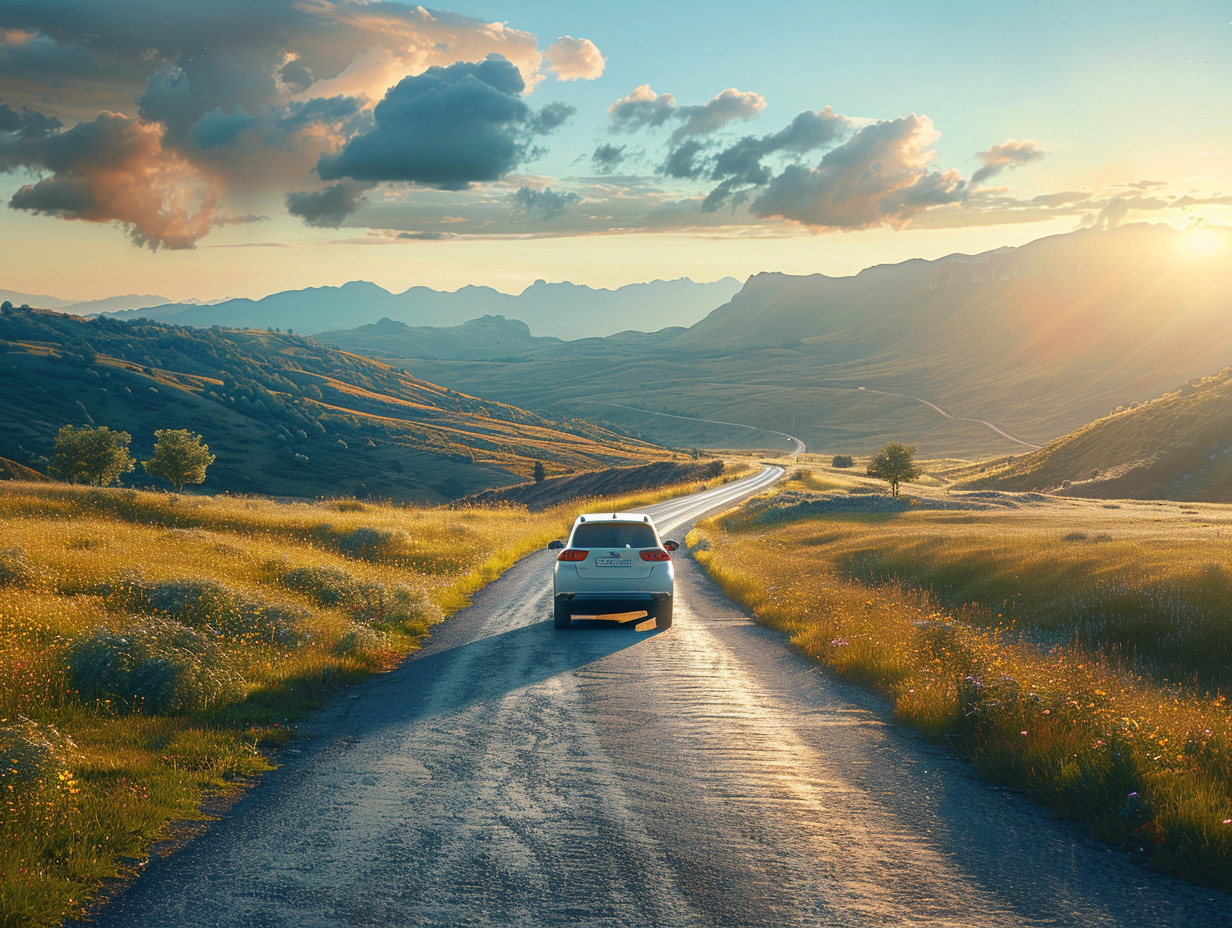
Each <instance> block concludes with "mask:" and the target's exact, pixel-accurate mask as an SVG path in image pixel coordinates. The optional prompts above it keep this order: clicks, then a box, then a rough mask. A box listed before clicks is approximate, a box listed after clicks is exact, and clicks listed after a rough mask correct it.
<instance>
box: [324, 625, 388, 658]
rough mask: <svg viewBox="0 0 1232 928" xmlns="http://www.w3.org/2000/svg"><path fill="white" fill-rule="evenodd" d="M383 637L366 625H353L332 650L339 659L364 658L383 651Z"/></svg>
mask: <svg viewBox="0 0 1232 928" xmlns="http://www.w3.org/2000/svg"><path fill="white" fill-rule="evenodd" d="M381 644H382V640H381V636H380V635H379V634H377V633H376V632H374V631H373V630H372V629H370V628H368V626H366V625H351V626H350V627H349V628H348V629H347V630H346V631H345V632H343V634H342V637H340V638H339V639H338V640H337V641H336V642H334V646H333V647H332V648H331V649H330V650H331V651H332V652H333V653H334V654H335V655H337V656H338V657H362V656H364V655H368V654H374V653H376V652H377V651H379V650H380V649H381Z"/></svg>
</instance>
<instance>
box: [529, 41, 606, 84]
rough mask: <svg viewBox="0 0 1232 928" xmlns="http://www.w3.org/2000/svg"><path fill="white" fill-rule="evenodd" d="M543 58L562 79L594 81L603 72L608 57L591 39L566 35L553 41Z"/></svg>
mask: <svg viewBox="0 0 1232 928" xmlns="http://www.w3.org/2000/svg"><path fill="white" fill-rule="evenodd" d="M543 60H544V61H546V62H547V65H548V70H549V71H551V72H552V73H553V74H555V75H556V77H557V78H558V79H559V80H562V81H593V80H594V79H595V78H597V77H600V76H601V75H602V74H603V68H604V66H605V65H606V64H607V59H605V58H604V57H603V55H601V54H600V53H599V49H598V48H597V47H596V46H595V43H594V42H592V41H590V39H575V38H573V36H569V35H564V36H561V37H560V38H559V39H557V40H556V41H555V42H553V43H552V44H551V45H550V46H549V47H548V50H547V51H546V52H544V53H543Z"/></svg>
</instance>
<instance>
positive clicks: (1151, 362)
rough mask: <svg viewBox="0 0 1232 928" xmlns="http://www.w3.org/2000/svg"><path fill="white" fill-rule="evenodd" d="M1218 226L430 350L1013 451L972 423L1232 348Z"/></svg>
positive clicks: (596, 409) (668, 428)
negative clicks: (532, 338)
mask: <svg viewBox="0 0 1232 928" xmlns="http://www.w3.org/2000/svg"><path fill="white" fill-rule="evenodd" d="M1211 231H1217V230H1211ZM1217 234H1221V235H1222V249H1221V250H1220V251H1218V252H1217V253H1215V254H1210V255H1206V256H1200V255H1199V254H1197V253H1190V252H1189V251H1187V249H1186V243H1187V241H1188V240H1187V238H1186V236H1185V234H1184V233H1181V232H1178V231H1176V230H1174V229H1172V228H1170V227H1167V226H1150V225H1130V226H1123V227H1120V228H1116V229H1113V230H1107V231H1105V230H1095V229H1087V230H1081V231H1077V232H1073V233H1070V234H1067V235H1058V236H1052V237H1049V238H1044V239H1040V240H1038V241H1035V242H1032V243H1030V244H1028V245H1024V246H1022V247H1019V248H1013V249H1008V248H1006V249H997V250H995V251H990V252H987V253H985V254H980V255H974V256H971V255H951V256H949V257H946V258H942V259H939V260H936V261H924V260H913V261H907V262H904V263H902V264H895V265H887V266H880V267H874V268H869V269H868V270H865V271H863V272H861V273H860V274H857V275H855V276H853V277H844V278H831V277H826V276H824V275H812V276H808V277H792V276H788V275H783V274H759V275H756V276H754V277H752V278H750V279H749V280H748V281H747V282H746V283H745V285H744V287H743V288H742V289H741V290H740V292H739V293H738V294H736V295H735V296H734V297H733V298H732V299H731V300H730V301H729V302H728V303H726V304H724V305H723V306H720V307H719V308H717V309H715V310H714V311H713V312H711V313H710V314H709V315H708V316H707V317H706V318H705V319H703V320H701V321H699V322H697V323H695V324H694V325H692V326H690V327H689V328H687V329H685V330H683V331H674V330H665V331H662V332H659V333H657V334H656V335H640V336H639V335H637V334H635V333H621V334H618V335H613V336H609V337H606V338H603V339H582V340H576V341H571V342H567V343H559V344H538V345H535V346H533V347H528V348H527V349H526V350H525V351H524V352H522V353H521V354H520V355H518V356H516V357H515V358H514V359H513V363H495V362H493V361H491V360H474V359H466V358H461V357H459V358H457V359H452V360H451V359H446V358H444V357H443V356H442V355H440V354H435V355H433V359H431V360H423V361H420V360H415V361H414V362H413V363H414V369H415V370H416V371H417V372H418V373H420V374H421V375H422V376H427V377H430V378H431V379H433V380H434V381H437V382H440V383H445V384H449V385H451V386H453V387H454V388H456V389H462V390H467V391H469V392H475V393H479V394H481V395H484V396H492V397H496V398H499V399H500V400H502V401H504V402H509V403H515V404H517V405H520V406H525V407H528V408H533V409H545V410H555V411H558V412H567V413H569V414H571V415H601V416H603V417H604V418H607V419H610V420H611V421H614V422H619V423H621V424H624V425H627V426H629V427H631V428H636V429H638V430H640V431H642V432H643V433H644V434H645V435H647V436H649V437H652V438H657V439H658V440H668V436H672V438H671V440H672V443H673V444H677V445H678V444H681V443H686V442H687V443H694V444H717V445H736V444H748V443H753V444H765V443H766V442H765V439H764V438H759V437H758V436H757V435H755V434H753V433H750V432H748V431H747V430H746V431H736V430H726V431H724V430H722V429H720V428H717V427H715V426H711V425H705V424H702V423H700V422H695V423H692V424H690V423H687V422H682V421H681V420H677V419H669V418H664V417H663V415H662V414H663V413H667V414H672V415H683V416H686V417H697V418H702V419H719V420H726V421H729V422H742V423H748V424H754V425H761V426H765V427H766V428H768V429H775V430H778V431H783V432H788V433H790V434H793V435H798V436H799V437H800V438H802V439H803V440H804V441H805V442H807V443H808V445H809V446H810V448H812V449H815V450H818V451H822V450H831V451H836V452H851V453H866V452H869V451H871V450H873V449H875V448H876V447H877V446H879V445H880V444H883V443H884V442H885V441H888V440H903V441H908V442H911V443H914V444H916V445H918V446H919V448H920V450H921V451H922V452H924V453H927V454H930V455H965V456H993V455H998V454H1008V453H1016V452H1021V451H1023V450H1026V448H1025V447H1024V445H1023V444H1021V443H1017V442H1013V441H1009V440H1007V439H1005V438H1004V437H1002V436H1000V435H998V434H997V433H996V432H994V431H993V430H991V429H989V428H987V427H986V426H984V425H981V424H980V423H979V422H977V421H970V420H986V421H988V422H992V423H994V424H995V425H997V426H999V427H1000V428H1002V429H1003V430H1005V431H1006V432H1008V433H1009V434H1010V435H1012V436H1014V437H1016V438H1018V439H1021V441H1022V442H1025V443H1026V446H1027V447H1031V446H1038V445H1042V444H1044V443H1045V442H1047V441H1049V440H1051V439H1052V438H1054V437H1056V436H1057V435H1061V434H1065V433H1067V432H1069V431H1071V430H1073V429H1075V428H1078V427H1080V426H1082V425H1084V424H1085V423H1087V422H1090V421H1091V420H1093V419H1095V418H1096V417H1098V416H1101V415H1104V414H1106V413H1107V411H1108V410H1109V409H1111V408H1113V407H1116V406H1118V405H1123V404H1126V403H1129V402H1133V401H1143V400H1146V399H1149V398H1150V397H1153V396H1158V395H1160V394H1161V393H1163V392H1164V391H1166V390H1170V389H1172V388H1173V387H1175V385H1176V384H1178V383H1183V382H1185V381H1186V380H1189V379H1191V378H1193V377H1198V376H1204V375H1207V374H1209V373H1210V372H1211V371H1215V370H1220V369H1222V368H1223V367H1225V366H1227V365H1228V364H1232V311H1229V310H1230V309H1232V276H1230V275H1228V274H1227V271H1226V258H1227V256H1228V255H1229V254H1232V235H1230V234H1229V231H1228V230H1222V231H1221V232H1217ZM329 339H330V340H331V342H332V343H335V344H342V345H353V344H355V343H354V342H353V341H351V340H350V336H349V335H346V334H345V333H340V332H334V333H330V336H329ZM386 354H387V355H389V356H390V357H391V360H392V359H393V358H394V357H395V356H394V355H393V354H392V352H390V351H387V352H386ZM419 357H420V355H417V354H408V355H407V356H406V359H412V358H415V359H417V358H419ZM395 363H401V362H397V361H395ZM924 400H927V401H929V402H931V403H933V404H936V405H937V406H939V407H941V408H942V409H943V410H945V411H946V412H948V413H950V414H952V415H953V416H954V417H956V418H951V419H947V418H945V417H944V416H943V415H942V414H941V413H938V412H937V411H936V409H934V408H932V407H930V406H929V405H927V404H926V403H924V402H922V401H924ZM627 407H632V408H627Z"/></svg>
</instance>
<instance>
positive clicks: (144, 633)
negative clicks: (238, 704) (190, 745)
mask: <svg viewBox="0 0 1232 928" xmlns="http://www.w3.org/2000/svg"><path fill="white" fill-rule="evenodd" d="M68 665H69V672H70V676H71V679H72V681H73V688H74V689H76V690H77V691H78V692H79V693H80V694H81V696H82V698H83V699H86V700H89V701H94V702H105V701H107V700H110V701H112V703H113V704H114V705H115V706H117V707H121V708H128V709H132V710H134V711H141V712H145V713H147V714H153V713H168V712H183V711H189V710H193V709H205V708H208V707H209V706H211V705H217V704H218V703H222V702H228V701H230V700H231V699H233V698H234V697H236V696H237V695H239V693H240V692H241V689H242V685H243V680H242V678H241V676H240V674H239V673H238V672H237V670H236V669H235V667H234V666H233V665H232V662H231V660H230V658H229V656H228V655H227V653H226V652H225V651H224V650H223V649H222V647H221V646H220V645H219V644H218V643H217V642H216V641H214V640H213V638H212V637H210V636H209V635H206V634H203V633H202V632H199V631H197V630H196V629H192V628H189V627H188V626H186V625H181V624H180V623H179V622H176V621H175V620H174V619H169V618H165V617H163V616H140V617H138V618H136V619H135V620H134V622H133V624H132V625H130V626H129V627H128V628H126V629H125V630H124V631H123V632H121V633H117V632H113V631H111V630H110V629H107V628H102V627H99V628H95V629H94V631H92V632H90V633H89V634H88V635H86V636H84V637H82V638H79V639H78V640H77V641H75V642H73V644H72V646H71V647H70V648H69V651H68Z"/></svg>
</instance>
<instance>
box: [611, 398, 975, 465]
mask: <svg viewBox="0 0 1232 928" xmlns="http://www.w3.org/2000/svg"><path fill="white" fill-rule="evenodd" d="M607 405H609V406H615V407H616V408H618V409H631V410H633V411H634V412H640V413H643V414H645V415H647V416H662V417H663V418H664V419H683V420H684V421H685V422H709V423H711V424H712V425H728V426H731V427H732V428H737V429H748V430H749V431H751V432H766V433H768V434H770V435H778V436H779V437H780V438H786V439H787V442H788V444H790V445H791V446H792V450H791V451H788V452H787V453H788V454H790V455H791V456H792V457H795V456H796V455H797V454H804V451H805V447H806V446H805V444H804V442H802V441H801V440H800V439H798V438H796V436H794V435H788V434H787V433H786V432H780V431H779V430H778V429H767V428H762V427H761V426H760V425H745V424H744V423H743V422H725V421H724V420H722V419H703V418H702V417H701V416H679V415H676V414H675V413H670V412H653V411H651V410H649V409H642V408H641V407H640V406H626V405H625V404H624V403H608V404H607ZM930 405H931V404H930ZM950 418H951V419H952V418H954V417H953V416H950Z"/></svg>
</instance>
